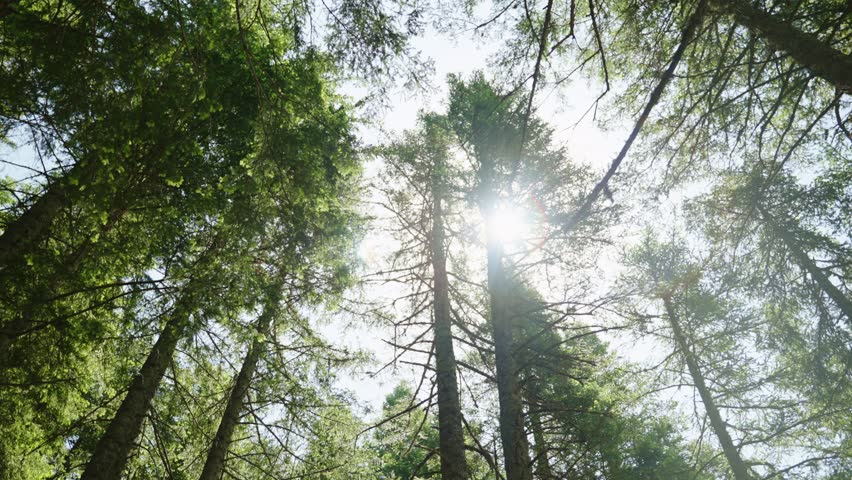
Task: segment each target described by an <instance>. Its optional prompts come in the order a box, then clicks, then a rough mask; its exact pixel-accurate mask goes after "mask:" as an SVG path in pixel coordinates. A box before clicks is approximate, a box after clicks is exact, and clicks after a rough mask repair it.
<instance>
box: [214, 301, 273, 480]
mask: <svg viewBox="0 0 852 480" xmlns="http://www.w3.org/2000/svg"><path fill="white" fill-rule="evenodd" d="M274 311H275V308H274V307H273V306H269V305H268V306H267V307H266V308H265V309H264V311H263V314H261V316H260V318H259V319H258V321H257V333H258V336H256V337H255V339H254V340H253V341H252V343H251V347H249V350H248V352H246V356H245V358H244V359H243V365H242V367H240V373H239V374H237V378H236V380H235V381H234V387H233V388H232V389H231V394H230V396H229V397H228V405H227V406H226V407H225V413H223V414H222V421H221V422H219V428H218V429H217V430H216V437H214V439H213V445H211V446H210V450H208V452H207V460H206V461H205V462H204V469H203V470H202V471H201V476H200V477H198V478H199V479H200V480H219V479H220V478H222V473H223V472H224V470H225V456H226V455H227V453H228V447H229V446H230V444H231V437H232V436H233V434H234V429H235V428H236V426H237V424H238V423H239V421H240V415H241V414H242V411H243V406H244V403H245V399H246V394H247V393H248V389H249V386H250V385H251V380H252V377H253V376H254V371H255V369H256V368H257V362H258V360H259V359H260V356H261V354H262V353H263V349H264V340H263V338H262V335H264V334H265V333H266V331H267V330H268V329H269V325H270V323H271V322H272V317H273V316H274V313H273V312H274Z"/></svg>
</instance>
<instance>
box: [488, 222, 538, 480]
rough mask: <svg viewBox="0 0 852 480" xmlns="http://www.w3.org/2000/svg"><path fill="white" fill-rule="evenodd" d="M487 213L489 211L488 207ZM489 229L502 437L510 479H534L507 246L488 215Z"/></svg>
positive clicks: (489, 256)
mask: <svg viewBox="0 0 852 480" xmlns="http://www.w3.org/2000/svg"><path fill="white" fill-rule="evenodd" d="M486 212H489V211H488V210H486ZM485 217H486V221H487V223H489V225H488V227H487V229H488V233H487V236H488V242H487V243H488V294H489V297H490V308H491V329H492V335H493V337H494V357H495V366H496V369H497V395H498V398H499V403H500V439H501V441H502V444H503V457H504V462H505V467H506V480H531V479H532V471H531V469H530V453H529V446H528V442H527V435H526V432H525V430H524V413H523V408H522V407H523V405H522V400H521V392H520V387H519V385H518V371H517V367H516V362H515V356H514V349H513V342H512V324H513V321H512V315H511V313H510V311H509V308H508V305H506V295H507V292H506V291H505V271H504V269H503V246H502V245H501V244H500V242H499V241H497V240H496V238H495V237H496V235H495V232H494V231H493V230H494V226H493V224H492V220H491V219H492V217H493V215H491V214H490V213H487V214H486V215H485Z"/></svg>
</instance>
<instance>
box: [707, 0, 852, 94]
mask: <svg viewBox="0 0 852 480" xmlns="http://www.w3.org/2000/svg"><path fill="white" fill-rule="evenodd" d="M712 1H713V3H714V4H715V5H716V8H717V9H718V10H719V11H721V12H723V13H727V14H730V15H733V17H734V20H736V22H737V23H739V24H740V25H742V26H744V27H746V28H748V29H749V30H752V31H753V32H755V33H757V34H758V35H760V36H761V37H763V38H764V39H765V40H766V41H767V42H768V43H769V44H771V45H772V46H773V47H775V48H777V49H779V50H781V51H783V52H784V53H786V54H788V55H790V56H791V57H792V58H793V60H795V61H796V62H797V63H798V64H799V65H801V66H803V67H805V68H807V69H808V70H810V71H811V72H813V73H814V74H815V75H817V76H819V77H822V78H823V79H825V80H827V81H828V82H829V83H831V84H832V85H834V86H835V87H836V88H838V89H839V90H840V91H841V92H844V93H852V55H847V54H844V53H843V52H841V51H839V50H836V49H834V48H832V47H831V46H830V45H827V44H826V43H825V42H822V41H820V40H819V39H818V38H817V37H816V36H814V35H812V34H809V33H805V32H802V31H801V30H799V29H797V28H796V27H794V26H793V25H791V24H790V23H789V22H787V21H784V20H781V19H779V18H777V17H775V16H774V15H772V14H769V13H767V12H764V11H762V10H761V9H760V8H758V7H756V6H755V5H754V4H753V3H752V2H751V1H750V0H712Z"/></svg>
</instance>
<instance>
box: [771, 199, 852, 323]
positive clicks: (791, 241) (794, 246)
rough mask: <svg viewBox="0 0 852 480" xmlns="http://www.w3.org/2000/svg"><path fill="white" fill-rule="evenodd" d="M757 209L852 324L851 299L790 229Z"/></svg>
mask: <svg viewBox="0 0 852 480" xmlns="http://www.w3.org/2000/svg"><path fill="white" fill-rule="evenodd" d="M758 211H759V212H760V214H761V216H762V217H763V221H764V222H765V223H766V224H767V225H768V226H769V228H770V230H772V231H773V232H774V233H775V234H776V235H778V237H780V238H781V241H782V242H784V246H786V247H787V250H789V251H790V254H791V255H792V256H793V259H794V260H795V262H796V264H797V265H798V266H799V268H801V269H802V270H804V271H806V272H807V273H808V276H810V277H811V280H813V281H814V282H816V284H817V285H818V286H819V288H820V289H821V290H822V291H823V292H825V294H826V295H828V298H830V299H831V301H832V302H834V304H835V305H837V308H839V309H840V311H841V312H842V313H843V315H844V316H845V317H846V321H847V322H849V323H850V324H852V300H850V299H849V297H847V296H846V295H845V294H844V293H843V292H841V291H840V289H839V288H837V285H835V284H833V283H831V280H830V279H829V278H828V275H826V274H825V272H824V271H823V270H822V269H821V268H819V267H818V266H817V264H816V262H814V261H813V260H812V259H811V257H810V256H809V255H808V254H807V253H806V252H805V251H804V250H803V249H802V247H801V244H800V243H799V241H798V240H796V237H795V235H794V234H793V232H791V231H790V229H788V228H785V227H784V226H783V225H781V224H780V222H778V221H777V220H776V219H775V217H774V216H773V215H771V214H770V213H769V212H768V211H767V210H766V209H765V208H763V207H762V206H759V207H758Z"/></svg>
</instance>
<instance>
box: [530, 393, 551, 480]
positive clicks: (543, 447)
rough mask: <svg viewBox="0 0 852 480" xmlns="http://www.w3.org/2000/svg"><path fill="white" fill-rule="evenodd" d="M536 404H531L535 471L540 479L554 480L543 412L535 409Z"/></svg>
mask: <svg viewBox="0 0 852 480" xmlns="http://www.w3.org/2000/svg"><path fill="white" fill-rule="evenodd" d="M534 407H537V406H536V405H533V404H532V403H531V404H530V426H531V427H532V433H533V440H534V441H535V446H534V449H533V451H534V453H535V473H536V477H537V478H539V479H540V480H554V479H555V478H556V477H554V476H553V470H551V468H550V458H548V456H547V442H546V441H545V439H544V427H543V426H542V423H541V413H539V412H537V411H533V408H534Z"/></svg>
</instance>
